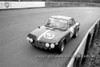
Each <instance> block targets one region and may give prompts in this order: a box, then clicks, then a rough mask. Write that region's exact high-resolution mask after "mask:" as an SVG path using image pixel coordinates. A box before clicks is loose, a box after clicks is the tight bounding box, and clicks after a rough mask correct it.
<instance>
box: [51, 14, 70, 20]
mask: <svg viewBox="0 0 100 67" xmlns="http://www.w3.org/2000/svg"><path fill="white" fill-rule="evenodd" d="M51 18H57V19H65V20H70V19H72V17H68V16H60V15H53V16H51Z"/></svg>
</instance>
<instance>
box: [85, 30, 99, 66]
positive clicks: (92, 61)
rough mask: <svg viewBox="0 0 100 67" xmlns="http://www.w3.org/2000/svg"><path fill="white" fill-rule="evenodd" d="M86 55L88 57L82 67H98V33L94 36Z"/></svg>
mask: <svg viewBox="0 0 100 67" xmlns="http://www.w3.org/2000/svg"><path fill="white" fill-rule="evenodd" d="M87 55H88V56H89V57H88V58H87V59H86V61H85V63H84V64H83V67H100V31H99V32H98V34H97V35H96V37H95V39H94V41H93V44H92V47H91V48H90V49H89V50H88V52H87Z"/></svg>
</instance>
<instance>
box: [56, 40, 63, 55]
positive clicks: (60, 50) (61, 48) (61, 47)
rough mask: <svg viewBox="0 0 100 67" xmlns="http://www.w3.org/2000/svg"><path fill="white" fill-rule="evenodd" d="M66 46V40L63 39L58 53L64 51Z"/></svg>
mask: <svg viewBox="0 0 100 67" xmlns="http://www.w3.org/2000/svg"><path fill="white" fill-rule="evenodd" d="M64 48H65V44H64V41H62V42H61V43H60V44H59V45H58V50H57V51H58V53H62V52H63V51H64Z"/></svg>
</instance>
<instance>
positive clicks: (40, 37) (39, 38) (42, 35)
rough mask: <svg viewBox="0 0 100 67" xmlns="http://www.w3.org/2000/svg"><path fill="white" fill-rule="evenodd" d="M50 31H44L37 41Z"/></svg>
mask: <svg viewBox="0 0 100 67" xmlns="http://www.w3.org/2000/svg"><path fill="white" fill-rule="evenodd" d="M49 31H50V30H47V31H45V32H44V33H42V34H41V35H40V36H39V37H38V38H37V40H40V38H41V37H42V36H43V35H44V34H46V33H47V32H49Z"/></svg>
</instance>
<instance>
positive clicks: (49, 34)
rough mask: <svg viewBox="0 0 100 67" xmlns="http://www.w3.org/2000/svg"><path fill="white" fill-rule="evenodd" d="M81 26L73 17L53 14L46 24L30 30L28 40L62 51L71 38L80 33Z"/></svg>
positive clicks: (39, 46) (43, 47)
mask: <svg viewBox="0 0 100 67" xmlns="http://www.w3.org/2000/svg"><path fill="white" fill-rule="evenodd" d="M79 26H80V23H77V22H76V21H75V20H74V18H72V17H67V16H60V15H53V16H51V17H50V18H49V19H48V21H47V23H46V24H45V25H43V26H39V27H37V28H36V29H35V30H33V31H32V32H30V33H29V34H28V35H27V40H28V41H29V42H30V43H31V44H32V45H33V46H35V47H38V48H41V49H45V50H47V49H48V50H52V49H55V50H56V51H57V52H58V53H62V52H63V51H64V48H65V45H66V44H67V42H68V41H69V39H71V38H76V36H77V35H78V32H79Z"/></svg>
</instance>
